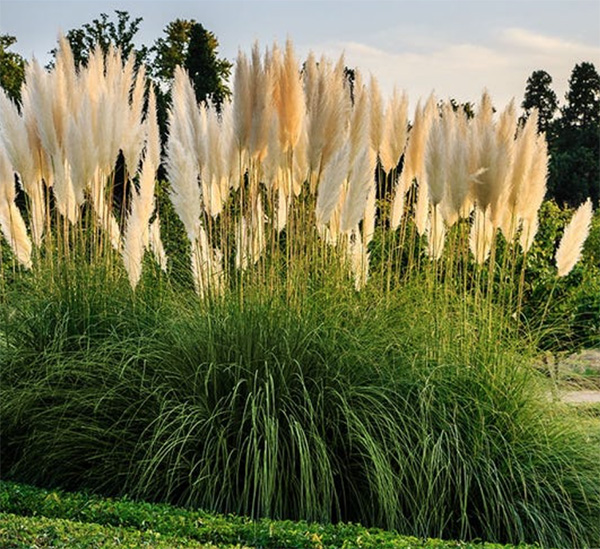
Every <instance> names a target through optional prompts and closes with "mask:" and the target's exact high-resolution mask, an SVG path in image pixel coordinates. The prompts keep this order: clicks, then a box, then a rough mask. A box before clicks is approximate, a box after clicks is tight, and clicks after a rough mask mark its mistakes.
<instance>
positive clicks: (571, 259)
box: [556, 198, 593, 277]
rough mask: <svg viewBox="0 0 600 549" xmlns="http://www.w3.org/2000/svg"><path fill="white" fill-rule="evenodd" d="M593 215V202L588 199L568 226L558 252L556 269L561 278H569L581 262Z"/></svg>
mask: <svg viewBox="0 0 600 549" xmlns="http://www.w3.org/2000/svg"><path fill="white" fill-rule="evenodd" d="M592 213H593V212H592V202H591V200H590V199H589V198H588V199H587V201H586V202H584V203H583V204H582V205H581V206H579V208H577V210H576V212H575V213H574V214H573V217H572V218H571V221H570V222H569V224H568V225H567V228H566V229H565V232H564V233H563V237H562V239H561V241H560V244H559V246H558V249H557V250H556V267H557V269H558V276H559V277H563V276H567V275H568V274H569V273H570V272H571V270H572V269H573V267H574V266H575V264H576V263H577V262H578V261H579V259H580V257H581V251H582V249H583V244H584V243H585V240H586V239H587V237H588V235H589V232H590V226H591V224H592Z"/></svg>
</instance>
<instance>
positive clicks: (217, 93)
mask: <svg viewBox="0 0 600 549" xmlns="http://www.w3.org/2000/svg"><path fill="white" fill-rule="evenodd" d="M218 47H219V41H218V40H217V38H216V36H215V35H214V34H213V33H212V32H210V31H207V30H206V29H205V28H204V27H203V26H202V25H201V24H200V23H194V24H193V26H192V28H191V30H190V42H189V45H188V50H187V54H186V56H185V68H186V69H187V71H188V73H189V75H190V78H191V80H192V83H193V85H194V91H195V92H196V99H197V100H198V102H199V103H200V102H204V103H206V104H208V103H209V101H210V102H211V103H212V104H213V105H214V106H215V108H216V109H217V111H219V112H220V111H221V107H222V105H223V102H224V101H225V100H226V99H227V98H228V97H229V96H230V95H231V91H230V89H229V88H228V87H227V83H226V81H227V79H228V78H229V75H230V74H231V68H232V66H233V64H232V63H230V62H229V61H227V60H226V59H219V58H218V57H217V49H218Z"/></svg>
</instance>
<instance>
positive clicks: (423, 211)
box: [415, 177, 429, 236]
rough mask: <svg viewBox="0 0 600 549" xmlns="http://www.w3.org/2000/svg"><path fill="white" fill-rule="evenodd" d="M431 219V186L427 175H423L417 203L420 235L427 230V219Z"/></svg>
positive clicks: (416, 209)
mask: <svg viewBox="0 0 600 549" xmlns="http://www.w3.org/2000/svg"><path fill="white" fill-rule="evenodd" d="M428 219H429V186H428V185H427V177H421V178H420V179H419V184H418V187H417V203H416V204H415V226H416V228H417V233H419V236H423V235H424V234H425V233H426V232H427V220H428Z"/></svg>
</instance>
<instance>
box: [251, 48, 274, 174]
mask: <svg viewBox="0 0 600 549" xmlns="http://www.w3.org/2000/svg"><path fill="white" fill-rule="evenodd" d="M251 59H252V61H251V65H250V71H249V74H250V78H251V84H250V89H249V90H248V91H249V92H250V93H251V94H252V96H251V100H250V115H251V124H250V132H249V137H248V148H249V151H250V156H251V157H253V158H256V159H258V161H259V162H260V161H261V160H262V159H263V158H264V156H265V155H266V154H267V145H268V140H269V131H270V128H271V116H272V108H271V105H272V96H273V87H274V83H273V79H274V76H275V69H276V67H274V66H273V65H272V63H271V58H270V57H269V55H268V52H267V54H266V55H265V63H264V64H263V63H262V62H261V59H260V51H259V47H258V42H255V43H254V45H253V47H252V57H251Z"/></svg>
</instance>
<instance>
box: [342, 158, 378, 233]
mask: <svg viewBox="0 0 600 549" xmlns="http://www.w3.org/2000/svg"><path fill="white" fill-rule="evenodd" d="M376 162H377V159H376V156H375V152H374V151H373V150H372V149H371V148H369V147H365V148H364V149H363V151H362V153H361V154H360V155H359V156H358V157H357V158H354V159H351V166H350V174H349V176H348V194H347V196H346V199H345V200H344V205H343V207H342V212H341V219H340V228H341V230H342V231H343V232H348V231H351V230H352V228H353V227H355V226H356V225H358V222H359V221H360V220H361V219H362V218H363V217H364V213H365V208H366V205H367V197H368V195H369V191H370V189H371V187H372V185H373V179H374V173H375V165H376Z"/></svg>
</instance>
